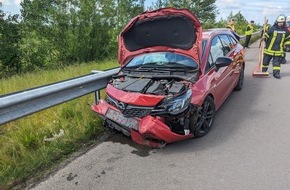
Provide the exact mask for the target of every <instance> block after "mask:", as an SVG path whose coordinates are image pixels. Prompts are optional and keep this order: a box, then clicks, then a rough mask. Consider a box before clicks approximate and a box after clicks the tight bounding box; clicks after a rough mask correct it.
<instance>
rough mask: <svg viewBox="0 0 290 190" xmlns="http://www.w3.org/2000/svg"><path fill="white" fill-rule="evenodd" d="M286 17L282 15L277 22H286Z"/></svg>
mask: <svg viewBox="0 0 290 190" xmlns="http://www.w3.org/2000/svg"><path fill="white" fill-rule="evenodd" d="M285 20H286V19H285V16H284V15H280V16H278V17H277V19H276V22H285Z"/></svg>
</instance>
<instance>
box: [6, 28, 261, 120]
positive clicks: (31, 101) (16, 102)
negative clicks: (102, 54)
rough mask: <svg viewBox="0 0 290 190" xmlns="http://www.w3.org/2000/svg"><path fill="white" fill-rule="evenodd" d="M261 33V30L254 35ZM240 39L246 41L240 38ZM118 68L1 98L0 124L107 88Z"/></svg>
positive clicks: (97, 94)
mask: <svg viewBox="0 0 290 190" xmlns="http://www.w3.org/2000/svg"><path fill="white" fill-rule="evenodd" d="M258 34H260V31H258V32H255V33H253V36H254V35H258ZM240 40H245V36H241V38H240ZM118 71H119V68H115V69H111V70H107V71H102V72H99V71H97V72H93V74H91V75H86V76H81V77H78V78H74V79H69V80H65V81H61V82H58V83H55V84H50V85H45V86H40V87H36V88H33V89H28V90H24V91H19V92H15V93H12V94H7V95H3V96H0V125H2V124H4V123H7V122H10V121H13V120H15V119H18V118H21V117H24V116H27V115H30V114H33V113H35V112H38V111H41V110H44V109H47V108H49V107H52V106H55V105H58V104H61V103H64V102H67V101H69V100H73V99H75V98H78V97H81V96H84V95H86V94H89V93H93V92H95V96H96V100H98V98H99V90H101V89H104V88H105V87H106V85H107V82H108V81H109V79H110V78H111V77H112V76H113V75H114V74H116V73H117V72H118Z"/></svg>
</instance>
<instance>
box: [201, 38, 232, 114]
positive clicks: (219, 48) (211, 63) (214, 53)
mask: <svg viewBox="0 0 290 190" xmlns="http://www.w3.org/2000/svg"><path fill="white" fill-rule="evenodd" d="M221 36H222V35H217V36H215V37H214V38H213V39H212V40H211V46H210V52H209V56H208V60H207V68H206V69H207V70H208V71H207V75H208V80H209V81H210V84H211V88H212V90H211V91H212V93H213V94H214V96H215V104H216V107H217V108H218V107H220V105H221V104H222V103H223V101H224V100H225V99H226V97H227V96H228V95H229V94H230V92H231V91H232V89H230V87H229V85H231V81H230V79H229V77H230V76H231V67H232V66H229V67H221V68H219V70H217V71H216V70H215V62H216V59H217V58H218V57H225V56H227V55H228V54H229V53H230V52H231V51H232V50H231V49H226V48H225V46H224V45H223V43H222V40H221V39H222V38H221Z"/></svg>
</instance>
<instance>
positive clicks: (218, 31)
mask: <svg viewBox="0 0 290 190" xmlns="http://www.w3.org/2000/svg"><path fill="white" fill-rule="evenodd" d="M216 34H230V35H232V33H231V29H229V28H211V29H206V30H204V31H202V39H208V38H210V36H212V35H216Z"/></svg>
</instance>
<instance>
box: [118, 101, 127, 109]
mask: <svg viewBox="0 0 290 190" xmlns="http://www.w3.org/2000/svg"><path fill="white" fill-rule="evenodd" d="M117 107H118V108H119V109H120V110H125V107H126V106H125V104H124V103H123V102H118V104H117Z"/></svg>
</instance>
